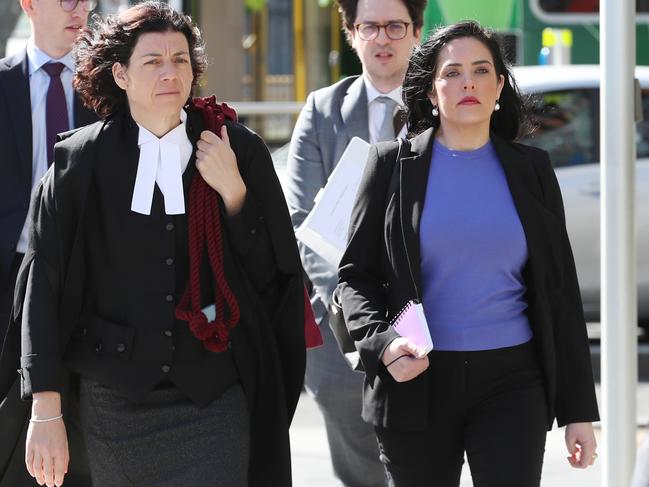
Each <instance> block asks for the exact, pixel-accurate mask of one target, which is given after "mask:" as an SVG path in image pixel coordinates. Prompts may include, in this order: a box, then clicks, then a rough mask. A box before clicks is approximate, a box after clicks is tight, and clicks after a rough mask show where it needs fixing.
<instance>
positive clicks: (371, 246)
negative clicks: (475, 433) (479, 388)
mask: <svg viewBox="0 0 649 487" xmlns="http://www.w3.org/2000/svg"><path fill="white" fill-rule="evenodd" d="M492 142H493V144H494V147H495V149H496V152H497V154H498V157H499V159H500V162H501V164H502V166H503V169H504V171H505V174H506V178H507V182H508V184H509V189H510V191H511V193H512V197H513V200H514V204H515V206H516V209H517V211H518V215H519V217H520V220H521V223H522V225H523V229H524V231H525V236H526V239H527V246H528V254H529V259H528V262H527V264H526V267H525V269H524V271H523V276H524V279H525V283H526V285H527V289H528V292H527V301H528V316H529V319H530V324H531V327H532V330H533V332H534V343H535V345H536V348H537V351H538V354H539V357H540V360H541V364H542V368H543V372H544V378H545V389H546V396H547V402H548V406H549V407H548V411H549V413H548V427H551V425H552V422H553V420H554V418H555V417H556V418H557V420H558V423H559V425H564V424H567V423H572V422H579V421H595V420H597V419H598V410H597V402H596V399H595V388H594V382H593V375H592V369H591V362H590V352H589V347H588V338H587V334H586V326H585V321H584V316H583V310H582V304H581V296H580V294H579V287H578V283H577V275H576V271H575V265H574V260H573V256H572V250H571V248H570V242H569V241H568V235H567V232H566V228H565V220H564V211H563V202H562V199H561V193H560V190H559V185H558V183H557V180H556V176H555V174H554V171H553V169H552V166H551V164H550V160H549V157H548V154H547V153H546V152H545V151H543V150H540V149H537V148H533V147H529V146H525V145H521V144H517V143H512V142H506V141H504V140H502V139H500V138H499V137H497V136H493V137H492ZM432 143H433V131H432V129H429V130H427V131H425V132H423V133H422V134H420V135H418V136H417V137H415V138H413V139H412V141H411V146H410V151H408V150H407V146H405V145H404V153H403V154H402V155H401V160H400V161H399V162H398V163H397V164H396V166H395V158H396V155H397V143H396V142H387V143H381V144H377V145H375V146H373V147H372V149H371V151H370V156H369V160H368V162H367V167H366V169H365V173H364V176H363V180H362V182H361V185H360V188H359V190H358V195H357V199H356V204H355V206H354V210H353V212H352V218H351V224H350V229H349V242H348V246H347V249H346V251H345V254H344V256H343V258H342V261H341V263H340V269H339V273H340V284H339V285H340V287H341V297H342V302H343V311H344V315H345V320H346V323H347V326H348V328H349V331H350V334H351V336H352V337H353V338H354V340H355V342H356V347H357V349H358V350H359V352H360V356H361V360H362V361H363V365H364V367H365V374H366V379H365V387H364V401H363V418H364V419H365V420H366V421H367V422H370V423H372V424H374V425H380V426H383V427H397V428H403V429H417V428H418V427H420V426H425V424H426V421H427V417H428V411H429V407H428V397H429V396H428V393H427V387H428V385H427V377H426V374H421V375H420V376H418V377H416V378H415V379H413V380H411V381H408V382H404V383H397V382H396V381H395V380H394V379H393V378H392V376H391V375H390V374H389V372H388V371H387V370H386V368H385V367H384V366H383V364H382V363H381V361H380V360H379V357H380V356H381V354H382V353H383V350H384V349H385V348H386V347H387V345H388V344H389V343H390V342H391V341H392V340H393V339H394V338H396V337H397V336H398V334H397V333H396V332H395V331H394V329H393V328H392V327H391V326H389V321H390V319H391V318H392V317H393V316H394V315H395V314H396V313H397V312H398V311H399V310H400V309H401V308H402V307H403V305H404V304H405V303H406V302H407V301H408V300H409V299H413V298H415V296H417V295H419V296H421V294H422V293H421V269H420V266H419V262H420V249H419V220H420V217H421V212H422V209H423V206H424V197H425V194H426V185H427V179H428V172H429V167H430V161H431V155H432ZM409 263H410V264H411V265H409ZM410 269H412V278H411V273H410ZM413 279H414V284H415V285H416V286H417V290H418V292H415V289H414V288H413ZM440 400H443V398H440Z"/></svg>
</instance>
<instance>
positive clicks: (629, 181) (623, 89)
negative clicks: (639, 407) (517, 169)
mask: <svg viewBox="0 0 649 487" xmlns="http://www.w3.org/2000/svg"><path fill="white" fill-rule="evenodd" d="M600 26H601V37H600V60H601V90H600V133H601V151H600V153H601V172H600V174H601V195H602V200H601V212H602V213H601V218H602V220H601V234H600V237H601V252H602V253H601V259H602V261H601V263H602V266H601V324H602V362H601V366H602V370H601V377H602V445H601V446H602V448H601V451H602V455H601V457H600V461H601V462H602V486H603V487H626V486H628V485H629V484H630V483H631V476H632V473H633V464H634V459H635V450H636V439H635V428H636V404H635V401H636V392H637V382H638V380H637V373H638V372H637V371H638V346H637V332H636V330H637V321H638V320H637V318H638V316H637V313H638V308H637V287H636V275H635V266H636V239H635V224H634V219H635V205H634V203H635V161H636V149H635V120H634V91H635V85H634V69H635V58H636V39H635V2H633V1H630V0H625V1H619V0H602V1H601V2H600Z"/></svg>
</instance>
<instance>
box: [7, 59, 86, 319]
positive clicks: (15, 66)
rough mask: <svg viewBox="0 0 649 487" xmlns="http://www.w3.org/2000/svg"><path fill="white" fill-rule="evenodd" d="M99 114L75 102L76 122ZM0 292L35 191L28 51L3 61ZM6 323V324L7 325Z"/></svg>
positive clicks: (84, 123) (79, 124)
mask: <svg viewBox="0 0 649 487" xmlns="http://www.w3.org/2000/svg"><path fill="white" fill-rule="evenodd" d="M97 119H98V118H97V115H96V114H95V112H93V111H92V110H90V109H88V108H86V107H84V106H83V104H82V103H81V100H80V98H79V97H78V96H76V95H75V99H74V122H75V125H76V126H77V127H82V126H84V125H87V124H89V123H92V122H95V121H96V120H97ZM0 148H1V150H2V163H1V164H0V290H1V289H3V288H4V286H6V285H8V279H9V271H10V268H11V263H12V262H13V259H14V255H15V253H16V245H17V244H18V238H19V237H20V232H21V231H22V228H23V225H24V224H25V219H26V218H27V210H28V209H29V197H30V194H31V189H32V108H31V99H30V92H29V68H28V60H27V51H26V50H24V51H21V52H20V53H18V54H16V55H14V56H12V57H8V58H5V59H2V60H0ZM4 325H5V324H4V323H3V326H4Z"/></svg>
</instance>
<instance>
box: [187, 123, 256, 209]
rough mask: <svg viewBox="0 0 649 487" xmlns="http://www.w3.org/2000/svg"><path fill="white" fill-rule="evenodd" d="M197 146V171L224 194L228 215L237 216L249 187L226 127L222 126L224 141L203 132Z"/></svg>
mask: <svg viewBox="0 0 649 487" xmlns="http://www.w3.org/2000/svg"><path fill="white" fill-rule="evenodd" d="M196 147H197V149H198V150H197V151H196V168H197V169H198V171H199V172H200V173H201V176H203V179H204V180H205V182H206V183H207V184H209V185H210V186H211V187H212V188H213V189H214V190H215V191H217V192H218V193H219V194H220V195H221V198H222V199H223V203H224V204H225V211H226V212H227V214H228V215H235V214H237V213H238V212H239V210H241V207H242V206H243V202H244V201H245V199H246V185H245V183H244V182H243V179H241V174H240V173H239V167H238V166H237V157H236V155H235V154H234V151H233V150H232V148H231V147H230V138H229V137H228V131H227V129H226V128H225V125H223V127H221V138H219V137H218V136H217V135H216V134H215V133H213V132H210V131H209V130H203V132H201V138H200V139H199V141H198V142H197V144H196Z"/></svg>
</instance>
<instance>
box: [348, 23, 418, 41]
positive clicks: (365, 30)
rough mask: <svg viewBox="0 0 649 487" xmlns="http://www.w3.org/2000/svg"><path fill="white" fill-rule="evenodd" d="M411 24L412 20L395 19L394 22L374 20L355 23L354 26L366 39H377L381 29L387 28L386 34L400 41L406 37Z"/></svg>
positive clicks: (359, 35)
mask: <svg viewBox="0 0 649 487" xmlns="http://www.w3.org/2000/svg"><path fill="white" fill-rule="evenodd" d="M409 25H410V22H403V21H401V20H395V21H394V22H388V23H387V24H376V23H373V22H367V23H361V24H356V25H354V28H355V29H356V32H358V37H360V38H361V39H362V40H364V41H372V40H374V39H376V38H377V37H378V36H379V32H381V29H385V35H386V36H388V39H391V40H393V41H398V40H400V39H403V38H404V37H406V34H407V33H408V26H409Z"/></svg>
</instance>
